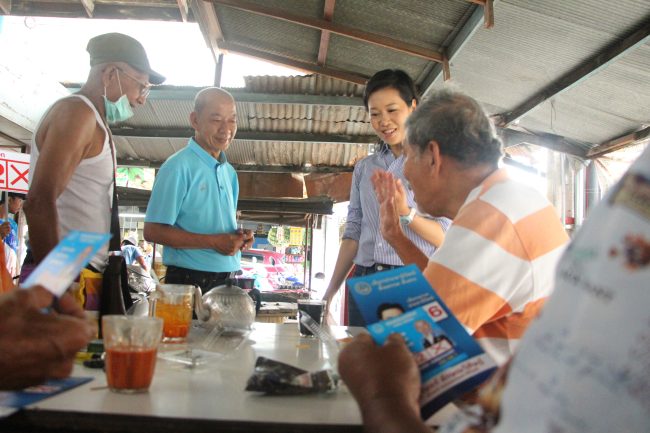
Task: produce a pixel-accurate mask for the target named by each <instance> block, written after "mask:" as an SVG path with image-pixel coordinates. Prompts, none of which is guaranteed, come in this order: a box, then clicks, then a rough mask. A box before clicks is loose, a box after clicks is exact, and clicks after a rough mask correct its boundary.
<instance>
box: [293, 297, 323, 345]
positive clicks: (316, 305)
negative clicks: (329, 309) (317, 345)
mask: <svg viewBox="0 0 650 433" xmlns="http://www.w3.org/2000/svg"><path fill="white" fill-rule="evenodd" d="M324 309H325V301H322V300H316V299H298V325H299V330H300V335H301V336H302V337H314V334H313V333H312V332H311V331H310V330H309V329H307V327H306V326H305V325H304V324H303V323H302V322H301V321H300V318H301V317H302V315H303V314H304V313H306V314H308V315H309V316H310V317H311V318H312V319H313V320H314V322H316V323H317V324H318V325H320V324H321V322H322V321H323V311H324Z"/></svg>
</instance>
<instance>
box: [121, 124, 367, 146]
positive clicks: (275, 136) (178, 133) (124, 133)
mask: <svg viewBox="0 0 650 433" xmlns="http://www.w3.org/2000/svg"><path fill="white" fill-rule="evenodd" d="M111 131H112V132H113V135H114V136H116V137H149V138H187V137H192V136H193V135H194V129H192V128H158V127H150V128H129V127H124V126H122V127H114V128H111ZM235 140H250V141H289V142H295V141H299V142H313V143H355V144H357V143H361V144H365V143H368V144H369V143H374V142H376V141H377V136H375V135H344V134H310V133H302V132H301V133H294V132H263V131H237V135H236V137H235Z"/></svg>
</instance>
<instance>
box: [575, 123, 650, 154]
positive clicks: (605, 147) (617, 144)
mask: <svg viewBox="0 0 650 433" xmlns="http://www.w3.org/2000/svg"><path fill="white" fill-rule="evenodd" d="M648 138H650V126H648V127H646V128H643V129H641V130H639V131H635V132H632V133H631V134H625V135H622V136H620V137H618V138H614V139H613V140H608V141H606V142H604V143H601V144H599V145H597V146H595V147H593V148H591V149H589V152H587V158H592V159H593V158H598V157H600V156H603V155H605V154H607V153H610V152H614V151H616V150H620V149H623V148H625V147H629V146H633V145H635V144H638V143H641V142H642V141H644V140H647V139H648Z"/></svg>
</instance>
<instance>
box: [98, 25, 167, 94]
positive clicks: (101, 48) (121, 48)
mask: <svg viewBox="0 0 650 433" xmlns="http://www.w3.org/2000/svg"><path fill="white" fill-rule="evenodd" d="M86 50H87V51H88V53H89V54H90V66H91V67H92V66H95V65H99V64H101V63H110V62H124V63H127V64H129V65H130V66H132V67H133V68H135V69H137V70H138V71H141V72H144V73H147V74H149V82H150V83H151V84H161V83H162V82H163V81H165V77H164V76H163V75H160V74H159V73H158V72H156V71H154V70H153V69H151V66H150V65H149V59H148V58H147V53H146V52H145V50H144V47H143V46H142V44H141V43H140V42H138V41H137V40H136V39H134V38H132V37H131V36H128V35H125V34H122V33H106V34H103V35H99V36H95V37H94V38H92V39H91V40H89V41H88V46H87V47H86Z"/></svg>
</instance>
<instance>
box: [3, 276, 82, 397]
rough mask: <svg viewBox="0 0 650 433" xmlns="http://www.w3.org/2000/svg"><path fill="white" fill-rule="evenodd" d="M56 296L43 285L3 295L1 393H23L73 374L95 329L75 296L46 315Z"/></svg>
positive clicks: (63, 299) (60, 300) (64, 297)
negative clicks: (78, 355) (76, 361)
mask: <svg viewBox="0 0 650 433" xmlns="http://www.w3.org/2000/svg"><path fill="white" fill-rule="evenodd" d="M52 300H53V297H52V295H51V294H50V292H48V291H47V290H45V289H44V288H42V287H35V288H32V289H28V290H22V289H17V290H14V291H13V292H10V293H7V294H4V295H2V296H0V389H20V388H24V387H26V386H30V385H37V384H39V383H42V382H44V381H45V380H47V379H60V378H65V377H68V376H69V375H70V373H71V372H72V367H73V363H74V359H75V354H76V353H77V351H79V349H81V348H83V347H85V346H86V345H87V344H88V342H89V341H90V339H91V338H92V336H93V335H94V332H95V330H94V329H93V327H92V326H91V325H90V324H89V322H87V321H86V320H85V319H84V313H83V311H82V310H81V308H80V307H79V306H78V305H77V304H76V303H75V301H74V300H73V299H72V297H71V296H70V295H67V294H66V295H64V296H62V297H61V298H60V299H59V300H58V305H57V311H58V312H51V313H44V312H43V308H47V307H49V306H51V305H52Z"/></svg>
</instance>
